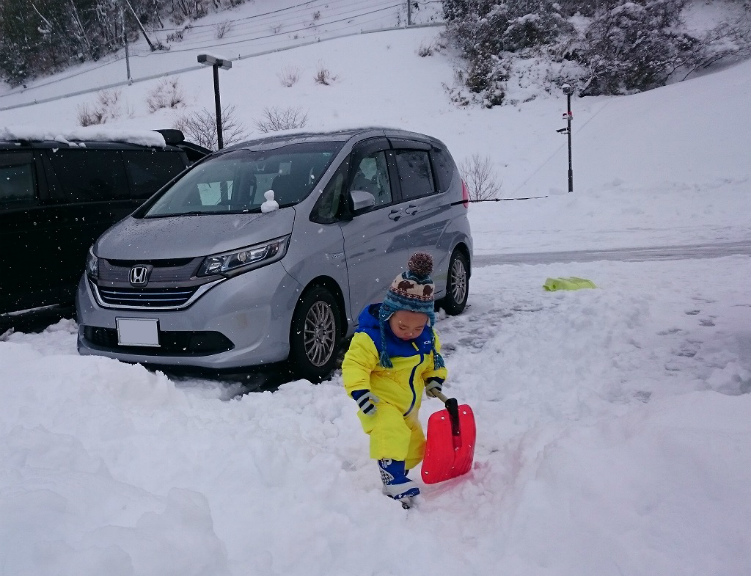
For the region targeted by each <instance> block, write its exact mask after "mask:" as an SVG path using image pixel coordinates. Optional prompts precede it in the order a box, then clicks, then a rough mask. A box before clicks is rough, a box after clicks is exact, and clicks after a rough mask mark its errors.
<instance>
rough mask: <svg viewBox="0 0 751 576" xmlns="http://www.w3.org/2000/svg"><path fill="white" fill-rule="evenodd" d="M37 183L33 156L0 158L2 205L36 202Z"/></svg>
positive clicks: (4, 155)
mask: <svg viewBox="0 0 751 576" xmlns="http://www.w3.org/2000/svg"><path fill="white" fill-rule="evenodd" d="M35 182H36V177H35V172H34V163H33V158H32V155H31V154H29V153H10V154H3V155H2V156H0V203H2V204H16V203H23V202H28V201H30V200H34V199H35V198H36V184H35Z"/></svg>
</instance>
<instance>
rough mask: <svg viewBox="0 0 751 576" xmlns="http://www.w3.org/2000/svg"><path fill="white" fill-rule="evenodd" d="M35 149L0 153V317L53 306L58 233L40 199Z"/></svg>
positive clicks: (38, 172) (38, 171)
mask: <svg viewBox="0 0 751 576" xmlns="http://www.w3.org/2000/svg"><path fill="white" fill-rule="evenodd" d="M40 174H41V172H40V170H39V163H38V162H37V159H36V158H35V156H34V153H33V152H32V151H31V150H26V151H9V150H3V151H0V246H2V247H3V249H2V250H0V312H10V311H16V310H24V309H28V308H34V307H37V306H43V305H45V304H49V303H52V302H53V301H54V300H53V299H52V297H51V296H52V295H51V293H50V292H51V289H50V281H49V279H48V273H49V267H50V265H51V264H52V263H53V262H54V260H55V258H56V256H57V255H56V254H55V251H54V245H53V244H54V236H53V233H54V231H53V230H51V229H50V226H51V222H50V221H49V218H48V215H47V214H46V212H45V209H44V206H43V204H42V199H41V198H40V192H39V182H40V179H41V180H43V178H42V177H40Z"/></svg>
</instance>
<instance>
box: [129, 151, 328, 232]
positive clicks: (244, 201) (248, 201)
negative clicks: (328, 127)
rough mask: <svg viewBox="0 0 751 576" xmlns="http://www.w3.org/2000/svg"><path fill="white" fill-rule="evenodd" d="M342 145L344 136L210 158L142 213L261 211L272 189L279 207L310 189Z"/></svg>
mask: <svg viewBox="0 0 751 576" xmlns="http://www.w3.org/2000/svg"><path fill="white" fill-rule="evenodd" d="M341 146H342V143H341V142H303V143H297V144H290V145H287V146H284V147H281V148H276V149H274V150H263V151H250V150H234V151H231V152H227V153H226V154H222V155H221V156H217V157H216V158H210V159H208V160H206V161H205V162H202V163H201V164H199V165H197V166H196V167H195V168H193V169H192V170H190V171H189V172H188V173H187V174H185V176H183V177H182V178H180V179H179V180H178V181H177V182H175V183H174V184H173V185H172V186H171V187H170V188H169V189H167V190H165V191H164V192H163V193H162V194H161V195H160V197H159V198H157V199H156V200H155V201H154V202H153V203H151V205H150V206H148V207H147V208H146V211H145V213H143V216H144V217H145V218H155V217H160V216H187V215H190V216H194V215H203V214H227V213H229V214H238V213H243V212H254V211H255V212H257V211H260V208H261V204H263V203H264V202H265V201H266V200H267V198H266V192H268V191H269V190H273V192H274V195H273V196H274V200H275V201H276V202H277V203H278V204H279V206H280V207H284V206H292V205H294V204H297V203H298V202H300V201H302V200H303V199H305V198H306V197H307V196H308V194H310V192H311V190H313V188H314V187H315V185H316V183H317V182H318V180H319V179H320V178H321V175H322V174H323V173H324V172H325V171H326V168H328V165H329V164H330V163H331V161H332V160H333V158H334V156H336V153H337V152H338V151H339V149H340V148H341Z"/></svg>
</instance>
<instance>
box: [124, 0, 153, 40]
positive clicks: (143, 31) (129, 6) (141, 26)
mask: <svg viewBox="0 0 751 576" xmlns="http://www.w3.org/2000/svg"><path fill="white" fill-rule="evenodd" d="M125 3H126V4H127V5H128V8H130V11H131V12H132V13H133V18H135V19H136V22H138V27H139V28H140V29H141V34H143V37H144V38H146V42H147V44H148V45H149V48H151V51H152V52H154V51H155V50H156V47H155V46H154V45H153V44H152V43H151V40H149V37H148V35H147V34H146V29H145V28H144V27H143V24H141V21H140V20H139V19H138V15H137V14H136V11H135V10H133V6H131V5H130V2H129V0H125Z"/></svg>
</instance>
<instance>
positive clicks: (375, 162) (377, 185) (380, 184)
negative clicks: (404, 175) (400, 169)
mask: <svg viewBox="0 0 751 576" xmlns="http://www.w3.org/2000/svg"><path fill="white" fill-rule="evenodd" d="M350 190H364V191H365V192H370V193H371V194H372V195H373V196H374V197H375V205H376V206H382V205H384V204H391V201H392V196H391V184H390V182H389V169H388V164H387V162H386V153H385V152H384V151H383V150H381V151H379V152H373V153H371V154H369V155H367V156H365V157H363V158H361V159H360V160H359V162H357V166H355V175H354V177H353V178H352V184H351V185H350Z"/></svg>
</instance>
